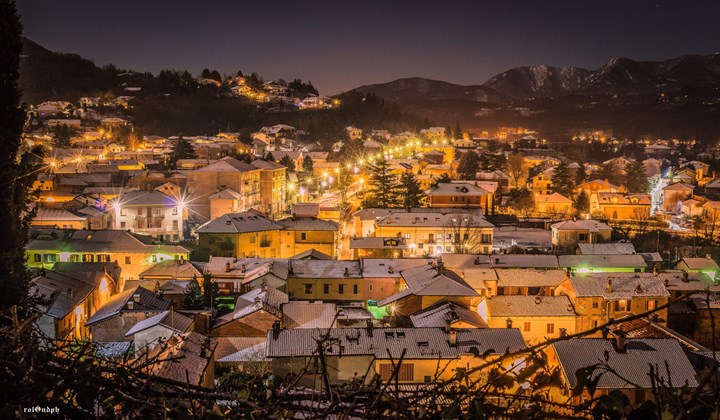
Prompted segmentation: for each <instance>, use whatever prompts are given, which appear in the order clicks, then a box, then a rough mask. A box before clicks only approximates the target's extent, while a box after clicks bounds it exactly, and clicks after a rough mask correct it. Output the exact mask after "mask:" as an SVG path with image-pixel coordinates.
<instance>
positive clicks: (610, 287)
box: [605, 279, 613, 293]
mask: <svg viewBox="0 0 720 420" xmlns="http://www.w3.org/2000/svg"><path fill="white" fill-rule="evenodd" d="M612 291H613V288H612V279H608V282H607V287H606V288H605V292H607V293H612Z"/></svg>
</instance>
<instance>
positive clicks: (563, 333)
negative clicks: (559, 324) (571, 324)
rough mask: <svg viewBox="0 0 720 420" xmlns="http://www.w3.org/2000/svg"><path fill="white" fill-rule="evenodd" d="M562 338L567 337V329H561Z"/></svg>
mask: <svg viewBox="0 0 720 420" xmlns="http://www.w3.org/2000/svg"><path fill="white" fill-rule="evenodd" d="M560 337H567V328H560Z"/></svg>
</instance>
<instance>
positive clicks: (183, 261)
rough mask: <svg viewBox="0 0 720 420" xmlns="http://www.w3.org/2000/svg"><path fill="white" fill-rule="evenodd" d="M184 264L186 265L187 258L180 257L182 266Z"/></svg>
mask: <svg viewBox="0 0 720 420" xmlns="http://www.w3.org/2000/svg"><path fill="white" fill-rule="evenodd" d="M183 264H185V257H184V256H182V255H181V256H180V265H183Z"/></svg>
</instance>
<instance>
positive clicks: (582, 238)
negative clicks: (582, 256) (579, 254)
mask: <svg viewBox="0 0 720 420" xmlns="http://www.w3.org/2000/svg"><path fill="white" fill-rule="evenodd" d="M578 240H579V241H581V242H587V240H588V234H587V233H581V234H579V235H578Z"/></svg>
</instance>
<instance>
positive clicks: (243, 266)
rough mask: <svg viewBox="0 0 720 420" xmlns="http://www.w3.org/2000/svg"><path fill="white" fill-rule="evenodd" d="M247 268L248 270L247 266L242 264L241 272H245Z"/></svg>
mask: <svg viewBox="0 0 720 420" xmlns="http://www.w3.org/2000/svg"><path fill="white" fill-rule="evenodd" d="M245 270H247V267H245V264H243V265H241V266H240V272H241V273H244V272H245Z"/></svg>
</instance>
